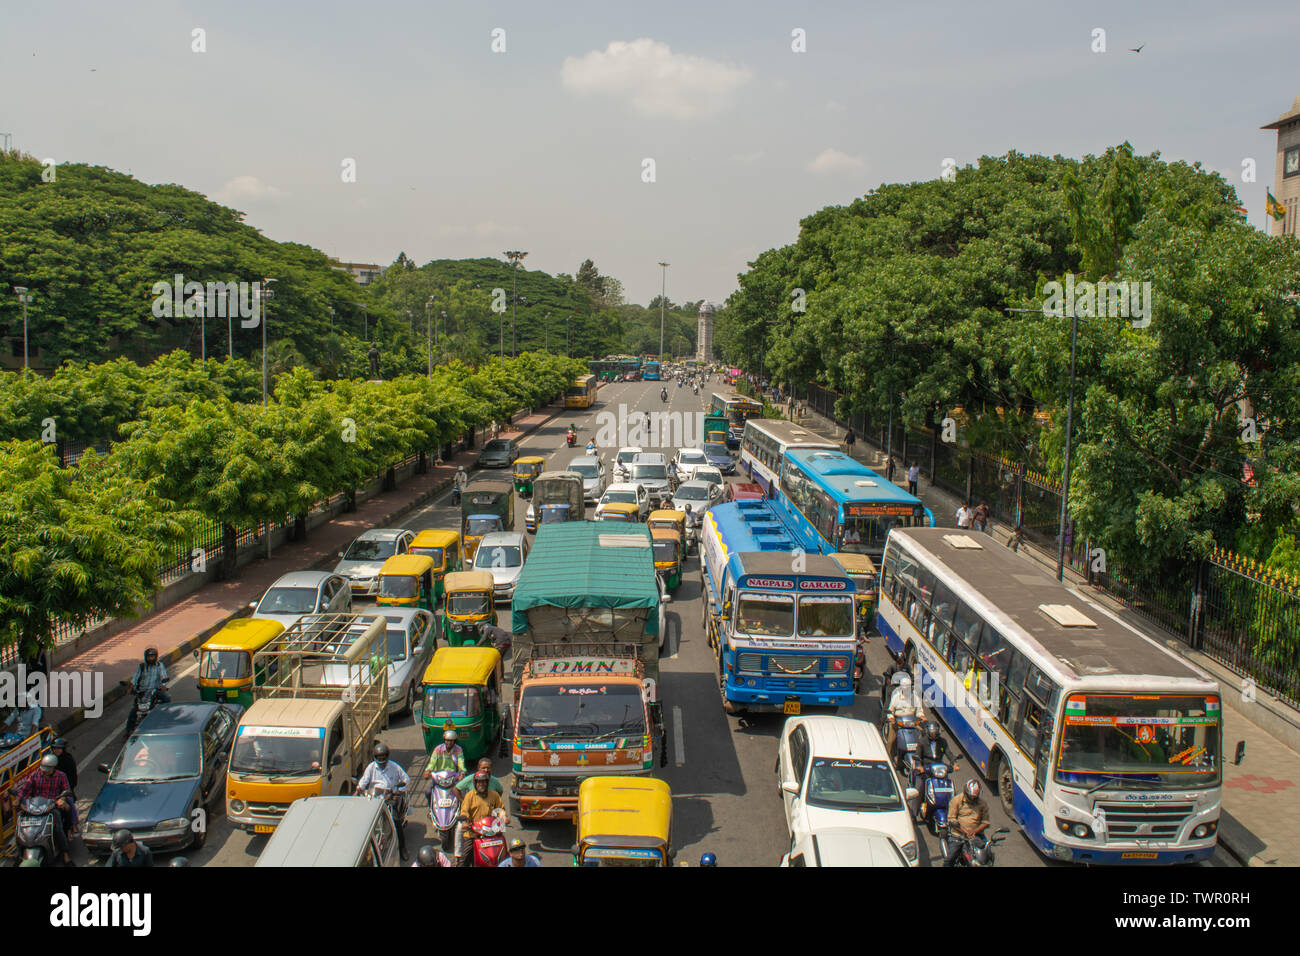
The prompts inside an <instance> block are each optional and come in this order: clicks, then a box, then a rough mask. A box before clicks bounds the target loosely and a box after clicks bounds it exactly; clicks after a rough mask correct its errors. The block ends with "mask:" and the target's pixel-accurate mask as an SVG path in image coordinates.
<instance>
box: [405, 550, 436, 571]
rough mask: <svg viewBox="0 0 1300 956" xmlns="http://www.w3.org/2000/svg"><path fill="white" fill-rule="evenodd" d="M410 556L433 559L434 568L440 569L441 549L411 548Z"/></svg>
mask: <svg viewBox="0 0 1300 956" xmlns="http://www.w3.org/2000/svg"><path fill="white" fill-rule="evenodd" d="M411 554H423V555H426V556H428V557H430V558H432V559H433V566H434V567H435V568H440V567H442V548H412V549H411Z"/></svg>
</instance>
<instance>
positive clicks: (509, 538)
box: [474, 531, 532, 601]
mask: <svg viewBox="0 0 1300 956" xmlns="http://www.w3.org/2000/svg"><path fill="white" fill-rule="evenodd" d="M531 548H532V543H531V542H530V541H529V540H528V535H526V534H523V533H522V532H519V531H496V532H493V533H492V534H485V535H484V536H483V540H482V541H480V542H479V544H478V550H477V551H475V552H474V570H475V571H487V572H488V573H490V574H491V575H492V582H493V584H492V588H493V590H492V597H493V598H495V599H496V600H497V601H509V600H510V599H511V598H512V597H514V596H515V584H516V582H518V580H519V575H520V573H521V572H522V571H523V570H524V562H525V561H527V560H528V552H529V550H530V549H531Z"/></svg>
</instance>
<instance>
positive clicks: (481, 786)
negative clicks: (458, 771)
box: [456, 770, 509, 866]
mask: <svg viewBox="0 0 1300 956" xmlns="http://www.w3.org/2000/svg"><path fill="white" fill-rule="evenodd" d="M491 779H492V774H491V773H489V772H488V771H486V770H479V771H476V772H475V774H474V789H473V790H471V791H470V792H469V793H467V794H465V798H464V799H463V800H462V801H461V804H460V825H459V826H457V828H456V847H457V850H456V857H457V860H458V862H459V864H460V865H461V866H468V865H469V862H470V860H469V856H470V853H471V851H472V850H473V846H474V840H473V838H472V836H471V833H470V828H471V827H473V826H474V824H476V823H478V822H479V821H480V820H482V819H483V818H484V817H486V816H496V817H500V818H501V820H502V823H503V825H504V824H505V823H507V822H509V815H508V814H507V813H506V811H505V804H504V803H503V802H502V801H501V794H499V793H497V792H496V791H495V790H493V789H492V787H491Z"/></svg>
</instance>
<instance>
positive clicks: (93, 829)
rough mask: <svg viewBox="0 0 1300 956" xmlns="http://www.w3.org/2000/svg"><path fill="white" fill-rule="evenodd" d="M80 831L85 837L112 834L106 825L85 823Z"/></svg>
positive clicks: (110, 828)
mask: <svg viewBox="0 0 1300 956" xmlns="http://www.w3.org/2000/svg"><path fill="white" fill-rule="evenodd" d="M82 829H83V832H84V833H85V834H86V836H101V835H102V836H107V835H108V834H110V833H112V832H113V828H112V827H110V826H109V825H108V824H107V823H87V824H86V825H85V826H84V827H83V828H82Z"/></svg>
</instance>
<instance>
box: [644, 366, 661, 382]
mask: <svg viewBox="0 0 1300 956" xmlns="http://www.w3.org/2000/svg"><path fill="white" fill-rule="evenodd" d="M641 381H643V382H657V381H659V363H658V362H642V363H641Z"/></svg>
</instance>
